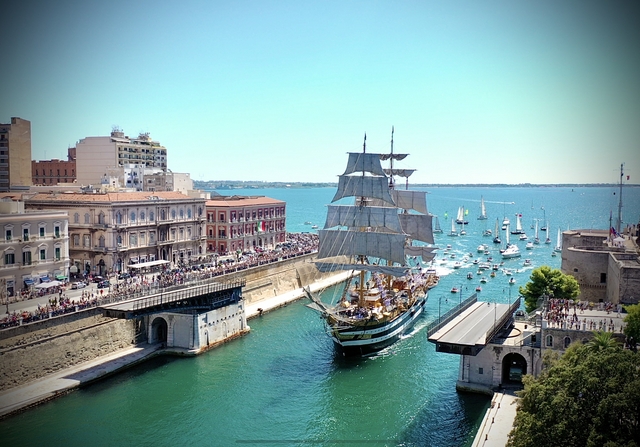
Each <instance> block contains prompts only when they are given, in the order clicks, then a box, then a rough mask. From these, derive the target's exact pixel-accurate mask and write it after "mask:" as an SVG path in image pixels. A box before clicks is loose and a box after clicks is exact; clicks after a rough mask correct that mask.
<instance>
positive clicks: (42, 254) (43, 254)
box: [40, 248, 47, 261]
mask: <svg viewBox="0 0 640 447" xmlns="http://www.w3.org/2000/svg"><path fill="white" fill-rule="evenodd" d="M45 259H47V250H46V249H44V248H41V249H40V260H41V261H44V260H45Z"/></svg>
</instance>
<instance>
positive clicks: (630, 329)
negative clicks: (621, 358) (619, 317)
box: [624, 304, 640, 349]
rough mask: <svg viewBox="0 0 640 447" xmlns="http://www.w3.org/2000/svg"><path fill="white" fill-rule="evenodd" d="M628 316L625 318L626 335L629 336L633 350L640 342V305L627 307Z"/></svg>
mask: <svg viewBox="0 0 640 447" xmlns="http://www.w3.org/2000/svg"><path fill="white" fill-rule="evenodd" d="M625 310H626V311H627V315H626V316H625V317H624V323H625V327H624V335H626V336H627V339H628V340H629V342H630V344H631V345H632V346H633V349H635V347H636V343H638V342H639V341H640V304H634V305H633V306H627V307H625Z"/></svg>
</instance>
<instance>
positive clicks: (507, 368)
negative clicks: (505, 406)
mask: <svg viewBox="0 0 640 447" xmlns="http://www.w3.org/2000/svg"><path fill="white" fill-rule="evenodd" d="M525 374H527V360H526V359H525V358H524V357H523V356H522V355H521V354H518V353H517V352H511V353H509V354H507V355H505V356H504V358H503V359H502V381H501V382H502V384H503V385H521V384H522V376H523V375H525Z"/></svg>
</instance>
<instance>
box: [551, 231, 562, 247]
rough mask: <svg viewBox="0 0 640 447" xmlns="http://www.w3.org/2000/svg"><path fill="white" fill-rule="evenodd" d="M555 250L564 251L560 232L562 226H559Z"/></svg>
mask: <svg viewBox="0 0 640 447" xmlns="http://www.w3.org/2000/svg"><path fill="white" fill-rule="evenodd" d="M553 251H555V252H561V251H562V233H561V232H560V227H558V238H557V240H556V246H555V248H554V249H553Z"/></svg>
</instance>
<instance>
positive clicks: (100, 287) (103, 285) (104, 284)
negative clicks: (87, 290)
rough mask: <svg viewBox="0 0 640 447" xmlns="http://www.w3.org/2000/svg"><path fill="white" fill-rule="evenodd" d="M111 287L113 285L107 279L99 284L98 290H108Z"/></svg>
mask: <svg viewBox="0 0 640 447" xmlns="http://www.w3.org/2000/svg"><path fill="white" fill-rule="evenodd" d="M110 285H111V283H109V281H107V280H106V279H105V280H104V281H100V282H99V283H98V289H107V288H109V286H110Z"/></svg>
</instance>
